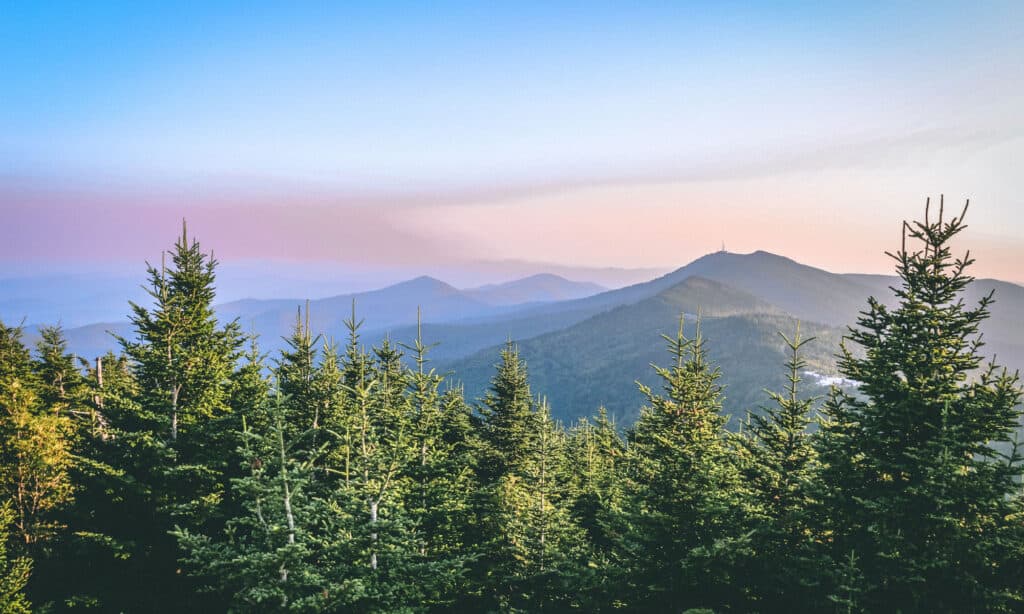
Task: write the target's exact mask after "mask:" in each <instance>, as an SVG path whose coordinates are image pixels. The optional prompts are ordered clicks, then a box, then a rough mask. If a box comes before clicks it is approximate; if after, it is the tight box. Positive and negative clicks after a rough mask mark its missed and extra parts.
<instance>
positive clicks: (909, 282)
mask: <svg viewBox="0 0 1024 614" xmlns="http://www.w3.org/2000/svg"><path fill="white" fill-rule="evenodd" d="M964 213H966V207H965V208H964ZM964 213H961V214H960V215H959V216H957V217H953V218H952V219H948V220H947V219H944V215H943V211H942V207H941V205H940V210H939V215H938V219H929V217H930V216H929V210H928V208H926V210H925V219H924V221H923V222H915V223H914V224H904V244H903V247H902V248H901V249H900V250H899V251H898V252H896V253H895V254H890V255H891V256H892V257H893V259H894V260H895V261H896V270H897V273H898V274H899V278H900V283H899V286H898V287H896V288H894V291H895V294H896V298H897V299H898V304H897V305H896V306H895V307H893V308H888V307H886V306H885V305H884V304H882V303H881V302H880V301H878V300H876V299H874V298H871V299H869V300H868V309H867V310H866V311H865V312H863V314H862V315H861V317H860V318H859V320H858V322H857V326H856V327H855V328H851V329H850V333H849V339H850V341H852V343H853V344H855V345H856V346H858V348H859V351H857V352H855V351H854V350H852V349H849V348H848V347H846V346H844V348H843V351H842V355H841V357H840V358H841V360H840V363H839V367H840V371H841V373H843V375H844V376H845V377H848V378H851V379H854V380H856V381H858V382H860V386H859V394H857V395H849V394H845V393H843V392H841V391H839V390H835V391H834V392H833V394H832V395H831V397H830V398H829V400H828V402H827V403H826V405H825V414H826V420H825V421H824V422H823V424H822V430H821V437H820V440H819V445H818V447H819V453H820V455H821V459H822V464H823V467H824V474H823V475H824V481H823V486H824V494H823V502H822V510H823V511H822V513H823V515H824V516H825V517H826V518H827V523H828V524H827V525H826V528H827V529H828V531H829V532H830V533H831V534H832V535H833V536H834V537H833V542H832V544H831V545H832V551H833V556H834V557H835V560H836V561H844V560H848V561H854V560H855V561H856V562H857V563H856V564H857V569H855V570H850V572H849V573H845V574H844V575H845V576H846V577H850V576H851V575H852V576H856V575H858V574H860V575H862V576H863V577H862V579H860V580H859V581H858V582H857V583H856V584H857V586H858V587H859V588H858V591H857V592H859V593H861V594H860V596H859V597H858V598H857V600H856V603H857V605H859V607H863V608H866V609H868V610H873V611H881V610H885V611H901V612H967V611H1001V610H1009V609H1019V608H1021V607H1024V602H1022V599H1024V591H1022V589H1021V584H1020V577H1019V575H1018V574H1019V572H1020V566H1019V561H1020V558H1019V557H1020V548H1019V544H1020V543H1021V541H1020V540H1021V539H1022V537H1024V536H1022V534H1021V526H1022V525H1021V523H1020V520H1019V519H1020V515H1019V514H1020V499H1019V497H1015V496H1013V495H1017V494H1018V492H1019V486H1018V485H1016V483H1015V480H1016V479H1018V478H1019V476H1020V465H1019V460H1020V459H1019V458H1018V457H1017V455H1016V454H1014V455H1011V457H1010V458H1006V456H1005V455H1004V454H1002V453H1000V451H999V450H998V449H997V446H998V445H999V444H1000V442H1002V444H1003V445H1008V444H1007V442H1008V441H1009V439H1010V436H1011V433H1012V432H1013V430H1014V429H1015V428H1016V427H1017V425H1018V420H1019V418H1020V408H1019V402H1020V400H1021V389H1020V386H1019V384H1018V379H1017V376H1016V375H1015V374H1009V373H1007V372H1006V371H1005V370H1001V369H998V368H997V367H996V366H995V365H994V364H991V363H990V364H988V365H984V364H983V362H982V358H981V355H980V353H979V351H980V349H981V347H982V345H983V344H982V341H981V337H980V334H979V332H978V327H979V325H980V324H981V323H982V322H983V321H984V320H985V319H986V318H987V317H988V316H989V306H990V305H991V303H992V301H993V297H992V296H991V295H989V296H986V297H984V298H982V299H981V300H980V302H979V303H977V304H975V305H967V304H966V303H965V302H964V300H963V292H964V290H965V289H966V288H967V286H968V285H969V284H970V283H971V281H972V278H971V277H970V276H969V275H968V274H967V272H966V271H967V268H968V267H969V266H970V265H971V263H972V262H973V260H972V259H971V258H970V255H969V254H967V255H965V256H964V257H962V258H954V257H953V256H952V254H951V251H950V242H951V240H952V239H953V238H954V237H955V236H956V235H957V234H958V233H960V232H961V231H962V230H963V229H964V228H965V226H964ZM908 241H910V242H916V243H917V246H916V247H911V246H908V245H907V242H908ZM837 567H839V565H838V563H837ZM854 572H856V573H854ZM836 584H839V582H838V581H837V582H836ZM847 584H848V583H847ZM846 592H847V591H844V590H843V587H840V586H837V587H836V588H835V590H834V591H833V598H834V599H836V600H840V599H846V596H845V593H846ZM847 601H849V600H848V599H847Z"/></svg>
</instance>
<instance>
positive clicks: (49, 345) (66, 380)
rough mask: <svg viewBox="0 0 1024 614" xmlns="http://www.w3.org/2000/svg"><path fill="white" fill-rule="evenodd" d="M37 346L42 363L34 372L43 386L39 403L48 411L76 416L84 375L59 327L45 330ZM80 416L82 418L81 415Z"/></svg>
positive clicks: (38, 364) (39, 361)
mask: <svg viewBox="0 0 1024 614" xmlns="http://www.w3.org/2000/svg"><path fill="white" fill-rule="evenodd" d="M39 335H40V340H39V343H38V344H36V352H37V354H38V355H39V359H38V360H37V361H34V362H33V370H34V371H35V373H36V377H37V378H38V380H39V382H40V395H39V396H40V401H41V402H42V404H43V405H44V406H46V407H51V408H54V411H60V409H58V408H63V409H64V410H66V411H70V412H75V413H77V410H78V407H76V405H77V402H78V401H79V400H80V398H79V397H80V394H81V391H82V385H83V383H84V382H83V380H82V374H81V372H80V371H79V370H78V367H77V366H76V365H75V358H74V356H71V355H70V354H68V353H67V348H68V343H67V340H66V339H65V338H64V331H63V329H62V328H61V327H60V326H43V327H41V328H40V329H39ZM79 415H80V414H79Z"/></svg>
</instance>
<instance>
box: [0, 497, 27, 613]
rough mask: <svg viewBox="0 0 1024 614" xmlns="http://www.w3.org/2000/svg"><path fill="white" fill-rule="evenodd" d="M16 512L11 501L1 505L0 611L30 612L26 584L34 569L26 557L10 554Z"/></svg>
mask: <svg viewBox="0 0 1024 614" xmlns="http://www.w3.org/2000/svg"><path fill="white" fill-rule="evenodd" d="M14 518H15V512H14V510H13V509H12V508H11V505H10V504H9V503H6V502H5V503H4V504H3V505H2V506H0V612H4V613H5V614H29V613H30V612H31V611H32V606H31V604H30V603H29V601H28V599H27V598H26V597H25V592H24V591H25V585H26V584H27V583H28V580H29V574H30V573H31V570H32V561H31V560H29V559H28V558H26V557H18V558H15V559H11V558H10V556H9V554H8V546H7V544H8V542H9V539H10V538H9V531H10V527H11V524H12V523H13V522H14Z"/></svg>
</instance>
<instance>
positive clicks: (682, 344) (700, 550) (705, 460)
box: [617, 320, 749, 611]
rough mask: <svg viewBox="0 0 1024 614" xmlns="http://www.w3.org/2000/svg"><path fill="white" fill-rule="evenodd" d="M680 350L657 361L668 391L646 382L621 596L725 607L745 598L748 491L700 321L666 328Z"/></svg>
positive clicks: (657, 605)
mask: <svg viewBox="0 0 1024 614" xmlns="http://www.w3.org/2000/svg"><path fill="white" fill-rule="evenodd" d="M665 339H666V340H667V341H668V343H669V352H670V353H671V355H672V356H673V358H675V364H674V365H672V367H670V368H665V367H657V366H656V367H655V370H656V371H657V373H658V375H659V376H660V377H661V378H662V380H663V382H664V383H663V394H657V393H655V392H654V391H652V390H650V389H649V388H647V387H645V386H642V385H641V386H640V390H641V392H643V394H644V396H646V397H647V401H648V405H647V406H646V407H644V408H643V409H642V410H641V413H640V418H639V420H638V421H637V424H636V426H635V427H634V428H633V430H632V432H631V433H630V446H629V455H630V473H629V480H628V481H627V483H626V487H627V491H628V492H627V497H628V502H627V504H626V506H625V511H624V512H625V513H624V516H623V517H622V518H621V523H622V525H623V526H622V527H621V529H620V530H621V537H620V540H619V541H620V543H619V547H618V553H617V555H618V557H619V565H621V566H622V567H623V568H624V570H623V571H624V572H625V577H624V580H625V581H626V585H625V586H622V587H621V589H620V590H621V592H622V595H621V597H622V598H626V599H628V600H630V601H631V604H630V605H631V607H633V608H638V609H643V610H655V609H657V610H663V611H680V610H683V609H685V608H691V607H710V608H721V607H726V606H728V605H729V604H730V603H737V602H741V601H742V599H744V598H745V594H744V591H743V589H742V581H741V580H742V579H741V578H738V577H736V575H735V573H734V572H735V569H736V568H737V565H738V563H737V561H738V560H743V559H745V558H746V557H747V556H748V554H749V553H748V550H747V544H746V539H745V538H746V537H747V536H746V535H743V534H739V531H740V527H741V526H742V521H743V507H744V506H743V503H744V500H745V494H744V492H743V489H742V480H741V476H740V473H739V471H738V468H737V467H736V465H735V463H734V462H733V459H732V454H731V451H730V449H729V446H728V445H727V444H726V435H725V430H724V427H725V422H726V418H724V417H723V416H722V415H721V414H720V411H721V407H722V397H721V387H720V386H719V385H718V383H717V382H718V379H719V371H718V369H717V368H712V367H711V365H709V364H708V362H707V359H706V355H705V348H704V339H703V337H702V336H701V332H700V322H699V321H698V323H697V328H696V333H695V336H694V337H693V338H692V339H688V338H687V337H685V336H684V334H683V322H682V320H680V325H679V332H678V334H677V335H676V337H674V338H673V337H669V336H667V335H666V336H665Z"/></svg>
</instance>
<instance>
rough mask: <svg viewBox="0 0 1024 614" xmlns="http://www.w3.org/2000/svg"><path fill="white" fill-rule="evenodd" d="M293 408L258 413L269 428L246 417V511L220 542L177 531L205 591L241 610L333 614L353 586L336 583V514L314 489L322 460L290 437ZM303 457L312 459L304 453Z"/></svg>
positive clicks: (271, 406) (273, 405) (274, 406)
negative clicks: (299, 454) (299, 449)
mask: <svg viewBox="0 0 1024 614" xmlns="http://www.w3.org/2000/svg"><path fill="white" fill-rule="evenodd" d="M287 407H288V403H287V399H286V398H285V397H283V396H282V395H280V394H278V395H277V397H276V399H275V400H273V401H269V400H268V402H267V403H266V404H264V405H262V406H260V407H257V408H253V411H252V412H251V413H252V414H253V415H257V416H259V420H258V422H259V423H262V424H265V425H267V426H266V427H265V430H262V431H255V430H252V429H250V428H249V426H248V424H247V423H246V422H245V421H244V420H243V436H242V447H241V449H240V452H241V461H242V467H243V471H244V472H245V475H243V477H239V478H236V479H235V480H233V484H232V490H233V491H234V498H235V499H236V500H238V501H239V502H241V507H242V511H241V513H239V514H238V515H237V516H234V517H232V518H230V519H229V520H228V521H227V523H226V526H225V529H224V535H223V536H218V537H216V538H214V537H210V536H206V535H202V534H196V533H192V532H190V531H189V530H188V529H182V528H177V529H175V532H174V534H175V536H176V537H177V539H178V541H179V543H180V544H181V546H182V549H183V550H184V551H185V552H186V553H187V554H186V557H185V561H186V563H187V564H188V565H189V567H190V571H191V572H192V573H194V574H196V575H198V576H200V577H202V578H203V579H204V584H205V586H204V589H205V590H206V591H208V592H216V593H219V594H221V595H222V596H225V597H226V598H227V599H226V601H227V603H228V604H229V609H230V610H231V611H237V612H285V611H287V612H325V611H331V610H335V609H337V608H338V607H339V606H340V605H341V604H342V603H343V602H344V600H345V599H347V598H349V596H347V593H348V592H349V591H350V589H352V588H353V587H351V586H347V585H344V584H342V585H338V584H335V583H334V582H333V580H332V577H333V576H335V575H336V571H337V570H336V566H337V565H338V563H339V562H338V561H333V560H331V559H330V558H329V553H330V550H331V544H329V543H327V544H325V543H324V541H323V538H324V536H325V535H328V534H330V532H331V531H330V523H331V515H332V514H331V511H330V508H329V506H328V504H327V503H326V502H325V501H323V500H322V499H319V498H317V497H314V496H313V495H312V494H311V492H310V486H311V483H312V470H313V462H314V459H311V458H296V457H294V456H293V455H292V451H293V450H294V449H295V448H296V445H295V444H296V443H297V442H296V441H295V440H289V439H288V433H289V432H291V431H292V430H293V429H289V428H288V426H287V422H288V415H287V414H288V409H287ZM303 456H307V455H306V454H303Z"/></svg>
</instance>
